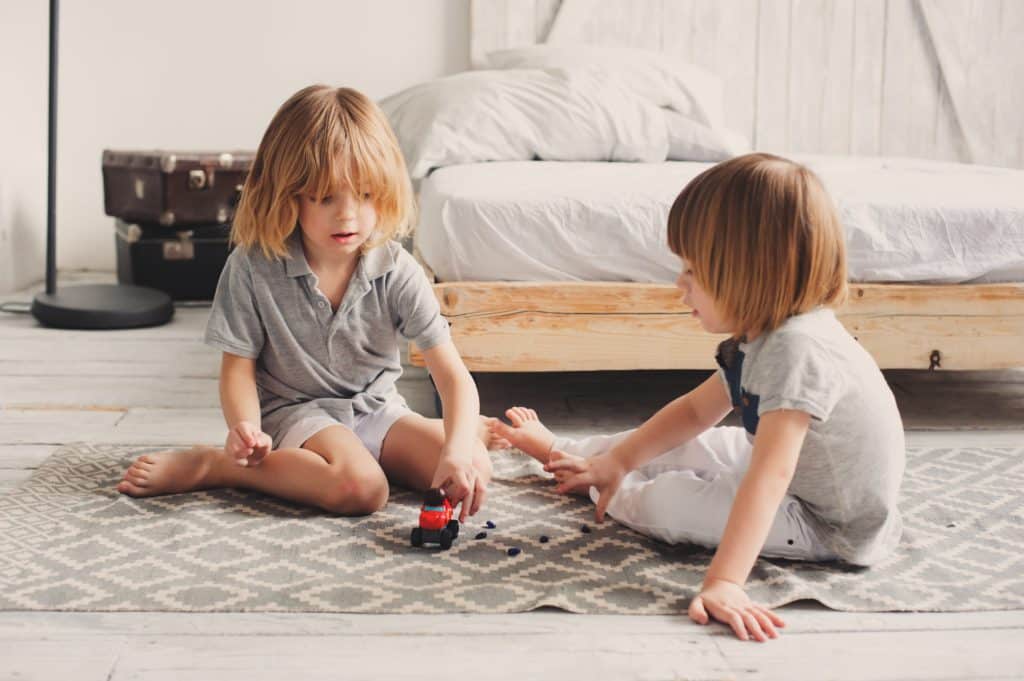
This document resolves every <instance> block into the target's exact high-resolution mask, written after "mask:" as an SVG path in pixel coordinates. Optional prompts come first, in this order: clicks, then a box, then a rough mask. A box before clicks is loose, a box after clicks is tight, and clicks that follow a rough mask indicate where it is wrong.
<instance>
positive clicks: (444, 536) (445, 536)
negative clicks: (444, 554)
mask: <svg viewBox="0 0 1024 681" xmlns="http://www.w3.org/2000/svg"><path fill="white" fill-rule="evenodd" d="M452 539H454V537H452V533H451V532H449V531H448V528H447V527H446V528H444V529H443V530H441V537H440V538H439V539H438V543H439V544H440V545H441V548H442V549H444V550H445V551H447V550H448V549H450V548H451V547H452Z"/></svg>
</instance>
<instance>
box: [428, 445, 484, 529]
mask: <svg viewBox="0 0 1024 681" xmlns="http://www.w3.org/2000/svg"><path fill="white" fill-rule="evenodd" d="M430 486H431V487H440V488H442V489H444V491H445V493H446V494H447V495H448V499H449V500H450V501H451V504H452V507H455V506H457V505H458V504H460V503H461V504H462V508H461V509H460V511H459V522H460V523H464V522H466V516H470V515H475V514H476V512H477V511H478V510H480V506H481V505H483V503H484V497H485V496H487V479H486V478H485V477H484V476H483V475H481V474H480V472H479V471H477V469H476V467H475V466H474V465H473V462H472V461H471V460H466V459H463V458H461V457H457V456H449V455H446V454H442V455H441V460H440V461H439V462H438V464H437V470H436V471H435V472H434V480H433V482H432V483H431V485H430Z"/></svg>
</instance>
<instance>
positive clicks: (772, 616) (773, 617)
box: [754, 604, 786, 627]
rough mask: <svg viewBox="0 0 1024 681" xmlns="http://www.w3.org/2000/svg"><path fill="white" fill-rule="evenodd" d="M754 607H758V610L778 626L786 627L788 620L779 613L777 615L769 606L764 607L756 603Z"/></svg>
mask: <svg viewBox="0 0 1024 681" xmlns="http://www.w3.org/2000/svg"><path fill="white" fill-rule="evenodd" d="M754 608H755V609H757V611H758V612H760V613H761V614H762V615H764V616H765V617H767V618H768V621H770V622H771V623H772V624H773V625H775V626H777V627H785V626H786V622H785V621H784V620H783V619H782V618H781V617H779V616H778V615H776V614H775V613H774V612H772V611H771V610H769V609H768V608H766V607H764V606H763V605H757V604H755V605H754Z"/></svg>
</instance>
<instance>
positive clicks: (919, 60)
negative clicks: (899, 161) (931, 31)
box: [881, 0, 939, 158]
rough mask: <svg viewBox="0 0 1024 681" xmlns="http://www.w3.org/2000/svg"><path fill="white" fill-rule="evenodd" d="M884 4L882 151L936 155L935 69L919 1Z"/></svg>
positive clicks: (898, 153) (937, 95) (896, 0)
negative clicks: (885, 10) (917, 3)
mask: <svg viewBox="0 0 1024 681" xmlns="http://www.w3.org/2000/svg"><path fill="white" fill-rule="evenodd" d="M887 8H888V11H887V14H886V42H885V73H884V82H883V85H882V88H883V89H882V92H883V94H882V128H881V136H882V146H881V151H882V154H884V155H890V156H916V157H921V158H929V157H931V156H934V155H935V147H934V144H935V122H936V116H937V111H938V106H939V69H938V66H937V65H936V63H935V59H934V57H933V55H932V52H931V49H930V47H929V46H928V44H927V42H926V35H925V28H924V26H923V25H922V19H921V16H920V11H919V9H918V6H917V5H916V4H914V3H913V2H910V1H909V0H894V1H892V2H889V3H888V4H887Z"/></svg>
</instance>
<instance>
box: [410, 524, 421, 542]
mask: <svg viewBox="0 0 1024 681" xmlns="http://www.w3.org/2000/svg"><path fill="white" fill-rule="evenodd" d="M409 541H411V542H412V545H413V546H423V528H421V527H414V528H412V535H411V536H410V537H409Z"/></svg>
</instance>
